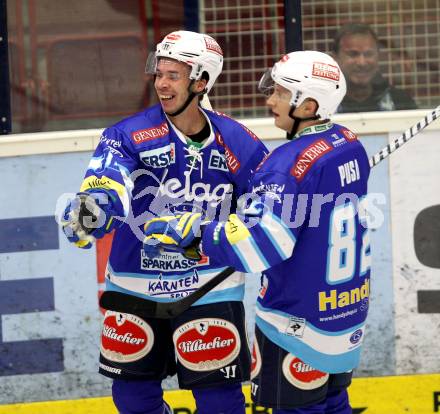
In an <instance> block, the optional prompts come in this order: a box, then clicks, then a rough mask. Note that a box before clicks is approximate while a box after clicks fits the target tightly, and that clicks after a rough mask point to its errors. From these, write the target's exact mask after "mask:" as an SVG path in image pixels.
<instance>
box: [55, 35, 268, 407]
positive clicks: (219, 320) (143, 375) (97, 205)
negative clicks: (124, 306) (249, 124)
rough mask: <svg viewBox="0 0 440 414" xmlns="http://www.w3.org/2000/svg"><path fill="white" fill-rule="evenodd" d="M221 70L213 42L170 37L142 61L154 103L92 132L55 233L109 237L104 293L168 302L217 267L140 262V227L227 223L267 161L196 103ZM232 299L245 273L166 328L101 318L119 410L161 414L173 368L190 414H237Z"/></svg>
mask: <svg viewBox="0 0 440 414" xmlns="http://www.w3.org/2000/svg"><path fill="white" fill-rule="evenodd" d="M222 64H223V55H222V50H221V48H220V46H219V45H218V43H217V42H216V41H215V40H214V39H213V38H212V37H210V36H208V35H204V34H198V33H194V32H188V31H177V32H173V33H170V34H169V35H167V36H166V37H165V38H164V39H163V41H162V42H160V43H159V44H158V45H157V48H156V51H155V52H154V53H152V54H150V56H149V58H148V61H147V72H148V73H150V74H152V75H154V86H155V89H156V92H157V95H158V98H159V101H160V104H158V105H156V106H153V107H151V108H149V109H147V110H145V111H142V112H140V113H137V114H135V115H133V116H131V117H129V118H127V119H124V120H122V121H121V122H119V123H117V124H116V125H113V126H111V127H110V128H107V129H106V130H105V131H104V132H103V135H102V137H101V141H100V143H99V145H98V146H97V148H96V151H95V153H94V155H93V158H92V159H91V161H90V164H89V167H88V169H87V172H86V174H85V178H84V181H83V183H82V186H81V189H80V192H79V193H78V194H77V196H76V197H75V199H74V200H72V202H71V203H70V204H69V206H68V207H67V209H66V211H65V213H64V217H63V222H62V225H63V230H64V232H65V233H66V235H67V236H68V238H69V240H70V241H72V242H73V243H75V244H76V245H77V246H79V247H82V248H88V247H90V246H91V245H92V243H93V241H94V240H95V239H96V238H100V237H102V236H104V235H105V234H107V233H109V232H111V231H112V230H115V233H114V238H113V244H112V249H111V253H110V258H109V262H108V266H107V270H106V289H107V290H116V291H120V292H125V293H129V294H132V295H135V296H139V297H141V298H149V299H152V300H156V301H175V300H176V299H179V298H181V297H182V296H185V295H188V294H190V293H191V292H193V291H194V290H196V289H198V288H199V287H200V286H202V285H203V284H204V283H206V282H207V281H208V280H210V279H211V278H212V277H213V276H215V275H216V274H217V273H218V272H220V271H221V270H222V269H224V268H225V264H222V263H218V262H214V261H213V260H211V258H209V257H207V256H204V255H202V256H200V257H197V256H192V257H191V258H187V257H185V256H183V255H182V254H180V253H179V252H175V251H174V252H173V251H171V252H163V253H162V254H159V253H158V254H157V255H155V257H148V256H147V255H146V254H145V253H144V250H143V248H142V241H143V238H144V235H143V232H142V228H141V226H142V225H143V224H144V223H145V221H146V220H148V218H151V217H160V216H163V215H169V214H171V213H172V214H181V213H184V212H200V213H202V214H203V215H204V216H206V217H210V218H211V219H213V220H214V219H220V218H221V217H222V215H223V216H224V217H227V216H228V215H229V214H230V212H231V209H232V211H235V206H236V202H237V199H238V197H240V196H241V195H242V194H243V193H244V192H245V191H246V190H247V187H248V185H249V179H250V176H251V172H252V171H253V170H255V169H256V167H257V166H258V164H259V163H260V162H261V160H262V159H263V157H264V156H265V155H266V153H267V151H266V148H265V147H264V145H263V144H262V143H261V142H260V141H259V139H258V138H257V137H256V136H255V135H254V134H253V133H252V132H251V131H249V130H248V129H247V128H246V127H244V126H243V125H241V124H239V123H238V122H236V121H234V120H232V119H231V118H229V117H227V116H226V115H224V114H220V113H217V112H212V111H209V110H206V109H202V107H201V106H200V101H201V99H202V97H203V95H205V94H207V93H208V92H209V90H210V89H211V87H212V86H213V84H214V82H215V80H216V79H217V77H218V76H219V74H220V73H221V70H222ZM243 294H244V275H243V273H240V272H236V273H235V274H234V275H233V276H232V277H231V278H229V279H228V280H227V281H225V283H223V284H221V285H219V286H218V287H217V289H215V290H213V291H211V292H210V293H209V294H208V295H206V296H205V297H203V298H202V299H201V300H200V301H199V302H197V303H196V304H195V305H196V306H193V307H192V308H190V309H189V310H188V311H186V312H185V313H184V314H182V315H180V316H179V317H177V318H174V319H171V320H159V319H151V318H150V319H149V318H147V317H145V318H141V317H139V315H137V316H135V315H131V314H123V313H117V312H111V311H107V312H106V314H105V317H104V325H103V330H102V338H101V356H100V368H99V370H100V372H101V373H102V374H103V375H105V376H108V377H111V378H113V379H114V380H113V388H112V389H113V399H114V402H115V404H116V406H117V408H118V410H119V412H120V413H123V414H134V413H145V414H147V413H148V414H163V413H168V412H170V411H169V410H170V409H169V407H167V406H166V404H165V403H164V401H163V398H162V394H163V393H162V388H161V381H162V380H163V379H164V378H165V377H167V376H168V375H173V374H174V373H176V372H177V375H178V380H179V385H180V387H181V388H186V389H191V390H192V392H193V394H194V397H195V400H196V404H197V408H198V412H199V413H200V414H216V413H225V414H226V413H227V414H236V413H239V414H244V413H245V403H244V396H243V393H242V390H241V382H242V381H245V380H248V379H249V375H250V364H251V353H250V349H249V346H248V343H247V338H246V334H245V318H244V309H243V304H242V299H243Z"/></svg>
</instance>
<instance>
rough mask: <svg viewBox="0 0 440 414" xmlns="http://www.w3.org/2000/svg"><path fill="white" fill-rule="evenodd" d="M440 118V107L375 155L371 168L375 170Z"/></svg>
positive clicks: (371, 161) (371, 159) (371, 160)
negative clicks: (375, 167) (380, 163)
mask: <svg viewBox="0 0 440 414" xmlns="http://www.w3.org/2000/svg"><path fill="white" fill-rule="evenodd" d="M439 116H440V105H439V106H437V108H435V109H434V110H432V111H431V112H429V113H428V114H426V116H425V117H424V118H423V119H421V120H420V121H419V122H417V124H415V125H413V126H412V127H411V128H408V129H407V130H406V131H405V132H404V133H403V134H402V135H401V136H400V137H399V138H396V139H395V140H394V141H393V142H392V143H390V144H388V145H387V146H386V147H384V148H382V149H381V150H380V151H379V152H378V153H376V154H374V155H373V156H372V157H371V158H370V160H369V161H370V167H371V168H373V167H374V166H375V165H377V164H378V163H379V162H381V161H382V160H384V159H385V158H387V157H389V156H390V155H391V154H392V153H393V152H394V151H396V149H397V148H400V147H401V146H402V145H403V144H405V143H407V142H408V141H409V140H410V139H411V138H413V137H414V136H416V135H417V134H418V133H419V132H420V131H422V130H423V129H425V128H426V127H427V126H428V125H429V124H430V123H432V122H433V121H435V120H436V119H437V118H438V117H439Z"/></svg>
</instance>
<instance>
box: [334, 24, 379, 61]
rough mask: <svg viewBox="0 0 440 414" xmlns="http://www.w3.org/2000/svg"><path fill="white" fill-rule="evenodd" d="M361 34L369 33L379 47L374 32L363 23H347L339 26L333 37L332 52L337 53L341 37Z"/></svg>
mask: <svg viewBox="0 0 440 414" xmlns="http://www.w3.org/2000/svg"><path fill="white" fill-rule="evenodd" d="M355 34H363V35H370V36H371V37H372V38H373V39H374V41H375V42H376V45H377V48H379V39H378V37H377V34H376V32H375V31H374V30H373V29H372V28H371V27H370V26H369V25H368V24H365V23H347V24H344V25H343V26H341V28H340V29H339V30H338V32H337V33H336V35H335V37H334V39H333V45H332V52H333V53H334V54H337V53H338V52H339V47H340V45H341V39H342V38H343V37H344V36H347V35H355Z"/></svg>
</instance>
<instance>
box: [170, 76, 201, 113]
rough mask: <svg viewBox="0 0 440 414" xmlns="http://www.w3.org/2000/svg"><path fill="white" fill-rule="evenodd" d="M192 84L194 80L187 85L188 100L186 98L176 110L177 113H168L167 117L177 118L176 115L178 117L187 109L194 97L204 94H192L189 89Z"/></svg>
mask: <svg viewBox="0 0 440 414" xmlns="http://www.w3.org/2000/svg"><path fill="white" fill-rule="evenodd" d="M193 83H194V79H193V80H191V83H190V84H189V85H188V98H186V101H185V103H184V104H183V105H182V106H181V107H180V108H179V109H178V110H177V111H175V112H173V113H172V114H170V113H169V112H167V113H166V114H167V115H169V116H177V115H180V114H181V113H182V112H183V111H184V110H185V109H186V108H187V107H188V105H189V104H190V103H191V101H192V100H193V99H194V98H195V97H196V96H199V95H202V94H203V93H204V91H203V92H199V93H195V92H193V91H192V89H191V86H192V85H193Z"/></svg>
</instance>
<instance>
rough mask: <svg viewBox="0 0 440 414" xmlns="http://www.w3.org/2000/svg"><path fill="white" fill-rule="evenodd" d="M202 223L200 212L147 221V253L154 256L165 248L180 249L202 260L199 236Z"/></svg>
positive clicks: (186, 254) (183, 252) (191, 256)
mask: <svg viewBox="0 0 440 414" xmlns="http://www.w3.org/2000/svg"><path fill="white" fill-rule="evenodd" d="M201 223H202V215H201V214H200V213H183V214H177V215H175V216H164V217H157V218H154V219H152V220H149V221H147V222H146V223H145V225H144V233H145V239H144V252H145V254H146V255H147V256H148V257H149V258H153V257H156V256H158V255H159V254H160V253H161V250H162V249H165V250H173V251H178V252H180V253H182V254H183V255H184V256H186V257H188V258H190V259H194V260H200V258H201V256H200V253H199V250H198V245H199V243H200V237H197V236H198V234H199V232H200V225H201Z"/></svg>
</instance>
